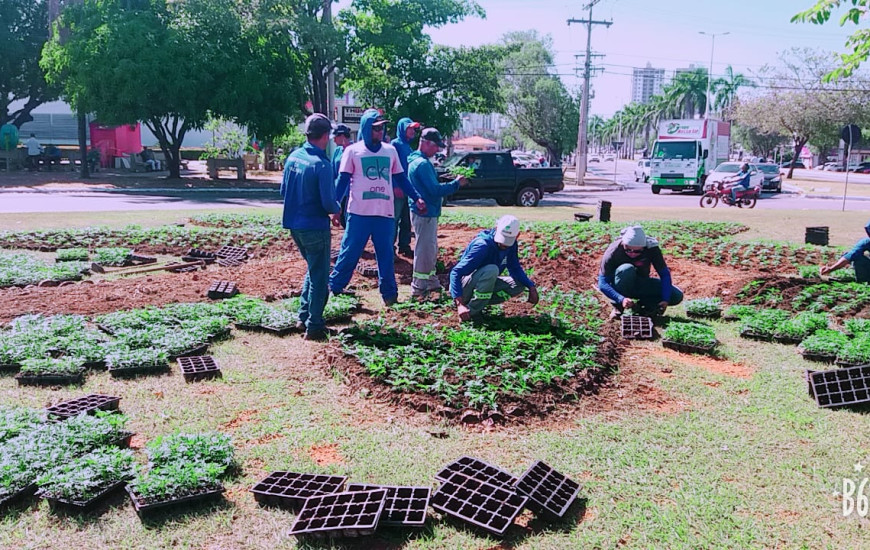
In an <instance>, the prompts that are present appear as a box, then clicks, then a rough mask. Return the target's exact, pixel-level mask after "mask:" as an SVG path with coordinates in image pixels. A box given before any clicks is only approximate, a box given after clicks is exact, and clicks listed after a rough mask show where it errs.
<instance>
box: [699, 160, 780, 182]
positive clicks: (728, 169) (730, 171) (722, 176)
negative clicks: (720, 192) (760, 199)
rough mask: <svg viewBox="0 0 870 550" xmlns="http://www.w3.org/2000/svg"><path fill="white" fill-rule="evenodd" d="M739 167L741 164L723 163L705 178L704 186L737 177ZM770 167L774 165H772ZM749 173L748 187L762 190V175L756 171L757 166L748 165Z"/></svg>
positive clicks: (759, 171)
mask: <svg viewBox="0 0 870 550" xmlns="http://www.w3.org/2000/svg"><path fill="white" fill-rule="evenodd" d="M741 166H743V163H742V162H723V163H722V164H720V165H719V166H717V167H716V169H715V170H713V171H712V172H710V174H709V175H708V176H707V182H706V185H711V184H713V183H717V182H720V181H723V180H726V179H730V178H733V177H734V176H736V175H737V173H738V172H740V167H741ZM772 166H776V165H775V164H774V165H772ZM749 173H750V175H751V178H750V179H749V183H750V185H751V186H752V187H759V188H763V187H764V174H763V173H762V172H761V170H759V169H758V166H756V165H755V164H750V165H749Z"/></svg>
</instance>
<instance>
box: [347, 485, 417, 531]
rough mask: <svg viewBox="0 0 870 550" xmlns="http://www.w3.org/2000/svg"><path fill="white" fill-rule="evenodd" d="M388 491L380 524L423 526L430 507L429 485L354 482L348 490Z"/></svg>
mask: <svg viewBox="0 0 870 550" xmlns="http://www.w3.org/2000/svg"><path fill="white" fill-rule="evenodd" d="M381 489H383V490H385V491H386V492H387V496H386V500H385V502H384V511H383V512H382V513H381V519H380V522H379V523H378V525H385V526H393V527H423V525H424V524H425V523H426V510H427V509H428V508H429V497H430V496H431V493H432V489H430V488H429V487H406V486H401V487H397V486H393V485H364V484H360V483H352V484H350V485H348V486H347V490H348V492H351V493H353V492H357V491H377V490H381Z"/></svg>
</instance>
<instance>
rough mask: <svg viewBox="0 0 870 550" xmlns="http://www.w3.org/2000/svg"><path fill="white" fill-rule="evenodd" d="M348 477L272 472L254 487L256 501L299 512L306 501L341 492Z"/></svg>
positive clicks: (252, 490)
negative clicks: (310, 498)
mask: <svg viewBox="0 0 870 550" xmlns="http://www.w3.org/2000/svg"><path fill="white" fill-rule="evenodd" d="M346 481H347V477H345V476H329V475H318V474H303V473H298V472H272V473H271V474H269V475H268V476H267V477H266V478H264V479H263V480H262V481H260V482H259V483H257V484H256V485H254V487H253V488H252V489H251V492H252V493H254V499H255V500H256V501H257V502H259V503H260V504H262V505H264V506H275V507H278V508H287V509H290V510H298V509H300V508H301V507H302V506H303V505H304V504H305V499H307V498H308V497H313V496H320V495H330V494H333V493H337V492H339V491H341V489H342V488H343V487H344V484H345V482H346Z"/></svg>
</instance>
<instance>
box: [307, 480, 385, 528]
mask: <svg viewBox="0 0 870 550" xmlns="http://www.w3.org/2000/svg"><path fill="white" fill-rule="evenodd" d="M386 497H387V491H386V490H384V489H380V490H375V491H359V492H355V493H337V494H332V495H321V496H313V497H310V498H308V499H306V500H305V504H304V505H303V507H302V510H301V511H300V512H299V515H298V516H297V517H296V521H295V522H294V523H293V526H292V527H291V528H290V534H291V535H295V536H297V537H318V536H319V537H342V536H343V537H358V536H365V535H371V534H372V533H374V532H375V529H376V528H377V526H378V521H379V520H380V517H381V513H382V512H383V510H384V503H385V502H386Z"/></svg>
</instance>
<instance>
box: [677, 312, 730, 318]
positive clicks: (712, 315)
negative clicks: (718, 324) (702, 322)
mask: <svg viewBox="0 0 870 550" xmlns="http://www.w3.org/2000/svg"><path fill="white" fill-rule="evenodd" d="M686 317H692V318H693V319H718V318H720V317H722V312H721V311H716V312H714V313H692V312H690V311H687V312H686Z"/></svg>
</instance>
